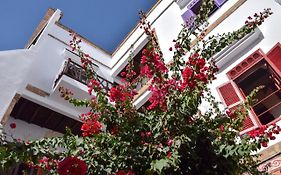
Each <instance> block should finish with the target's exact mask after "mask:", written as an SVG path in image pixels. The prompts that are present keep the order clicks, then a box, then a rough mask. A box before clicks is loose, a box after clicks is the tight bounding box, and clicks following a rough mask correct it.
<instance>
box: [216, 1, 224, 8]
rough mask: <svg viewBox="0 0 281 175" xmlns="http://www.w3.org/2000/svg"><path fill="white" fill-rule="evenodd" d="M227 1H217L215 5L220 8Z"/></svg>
mask: <svg viewBox="0 0 281 175" xmlns="http://www.w3.org/2000/svg"><path fill="white" fill-rule="evenodd" d="M225 1H227V0H215V4H216V5H217V6H218V7H220V6H222V5H223V4H224V3H225Z"/></svg>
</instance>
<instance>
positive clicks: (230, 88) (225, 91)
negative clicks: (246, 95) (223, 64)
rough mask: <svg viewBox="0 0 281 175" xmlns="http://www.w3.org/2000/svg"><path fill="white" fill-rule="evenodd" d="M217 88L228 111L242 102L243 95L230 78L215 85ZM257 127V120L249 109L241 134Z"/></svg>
mask: <svg viewBox="0 0 281 175" xmlns="http://www.w3.org/2000/svg"><path fill="white" fill-rule="evenodd" d="M217 90H218V93H219V95H220V97H221V99H222V101H223V103H224V105H225V106H226V107H227V108H228V109H229V110H230V111H233V110H235V109H236V108H237V106H238V105H239V104H241V103H242V102H243V96H242V94H241V93H240V91H239V90H238V88H237V87H236V85H235V83H234V82H233V81H232V80H231V81H229V82H227V83H225V84H223V85H221V86H219V87H217ZM257 127H258V122H257V121H256V120H255V117H254V116H253V115H252V113H251V111H249V115H248V116H246V118H245V120H244V128H243V130H242V131H241V134H244V133H246V132H248V131H250V130H252V129H255V128H257Z"/></svg>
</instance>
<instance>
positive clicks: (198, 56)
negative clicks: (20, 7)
mask: <svg viewBox="0 0 281 175" xmlns="http://www.w3.org/2000/svg"><path fill="white" fill-rule="evenodd" d="M212 4H213V2H212V1H203V3H202V6H201V10H200V13H199V15H198V16H197V17H196V18H195V19H190V20H189V21H187V24H185V25H183V29H182V30H181V31H180V33H179V35H178V37H177V38H176V39H175V40H174V41H173V46H172V47H171V48H170V49H169V50H170V51H171V52H173V53H174V56H173V57H172V58H171V62H169V63H168V64H165V63H164V58H163V54H162V52H161V50H160V47H159V43H158V40H157V37H156V35H155V32H154V30H153V28H152V26H151V25H150V23H149V22H148V21H147V20H146V16H145V15H144V14H143V13H141V17H142V18H141V22H140V26H141V28H143V30H144V32H145V33H146V35H147V37H148V39H149V44H148V46H147V47H146V48H145V49H144V50H143V51H142V57H141V68H140V74H139V75H138V76H137V75H136V72H134V64H133V61H132V60H131V59H130V61H129V63H128V65H127V67H126V70H125V71H124V72H122V73H121V76H122V77H124V81H123V84H121V85H117V86H114V87H112V88H111V89H110V90H109V92H108V91H107V90H105V89H104V88H102V85H101V84H100V82H99V79H98V78H97V74H95V72H94V71H93V69H92V67H91V60H90V59H89V55H87V54H86V53H84V52H83V51H82V50H81V48H80V46H79V43H80V42H81V40H80V39H79V38H78V37H77V36H76V35H75V34H73V33H72V34H71V36H72V37H73V39H72V41H71V43H70V46H71V47H72V48H73V51H76V52H77V53H79V55H80V57H81V62H82V65H83V67H84V69H85V71H86V72H87V76H88V78H89V80H90V81H89V84H88V89H89V95H90V100H78V99H74V98H73V97H72V93H71V90H69V89H65V88H64V87H61V88H60V92H61V96H62V97H63V98H65V99H66V100H68V101H69V102H70V103H73V104H74V105H75V106H86V107H89V108H90V111H89V112H88V113H86V114H81V116H80V119H81V121H83V125H82V127H81V136H77V135H73V134H72V133H71V131H70V130H69V129H67V130H66V134H65V135H64V136H63V137H54V138H42V139H39V140H34V141H16V140H15V141H14V142H7V141H5V138H4V136H3V135H2V141H1V142H2V144H1V147H0V151H1V152H0V153H1V154H0V160H1V167H2V168H3V170H4V171H5V170H8V169H9V168H11V167H12V166H13V165H14V164H15V163H18V162H24V163H25V164H26V165H28V166H30V167H34V168H36V169H37V171H38V173H39V174H42V173H43V174H59V175H67V174H72V175H74V174H75V175H85V174H90V175H92V174H105V175H107V174H109V175H114V174H116V175H134V174H136V175H137V174H140V175H143V174H148V175H154V174H155V175H156V174H159V175H160V174H166V175H170V174H176V175H180V174H186V175H197V174H204V175H206V174H211V175H223V174H225V175H236V174H243V173H249V174H261V173H262V172H258V171H257V170H256V165H257V163H258V162H257V157H258V155H257V154H255V153H256V151H257V150H258V149H260V148H261V146H267V143H268V141H269V140H270V139H272V140H273V139H275V136H274V135H275V134H278V133H279V132H280V128H279V127H278V126H276V125H272V126H264V127H262V128H259V129H257V130H254V131H252V132H250V133H246V134H244V135H240V133H239V131H240V130H241V129H242V128H243V120H244V116H245V115H247V109H248V108H249V107H250V105H251V103H252V102H253V98H254V95H255V94H256V93H258V90H259V88H260V87H259V88H257V89H255V90H254V91H253V93H252V94H251V95H250V97H248V98H247V100H246V102H245V104H243V105H241V106H240V107H239V108H237V110H236V111H231V112H229V111H228V110H220V105H221V104H220V103H218V102H216V100H215V98H214V97H213V96H212V94H211V92H210V90H209V88H208V85H210V84H211V83H212V81H213V80H214V79H215V78H216V76H215V74H216V72H217V71H218V68H217V67H216V66H215V63H214V62H213V61H212V59H211V58H212V55H214V54H215V53H217V52H219V51H221V50H222V49H223V48H225V47H227V46H228V45H230V44H232V43H233V42H235V41H237V40H239V39H241V38H243V37H244V36H245V35H247V34H248V33H250V32H252V31H253V30H254V29H255V28H256V27H257V26H258V25H260V24H261V23H262V22H263V21H264V19H265V18H267V17H268V16H269V15H270V14H271V11H270V9H265V10H264V11H263V12H261V13H258V14H255V15H254V16H253V17H249V18H248V20H247V21H246V22H245V25H244V26H243V27H241V28H240V29H239V30H237V31H234V32H232V33H227V34H220V35H216V36H211V37H208V38H206V37H205V31H206V27H207V24H206V21H207V18H208V13H209V12H210V8H209V7H212ZM187 26H188V27H187ZM195 37H196V38H197V39H196V42H195V43H194V42H192V40H191V38H195ZM203 38H206V39H203ZM144 80H149V81H148V83H147V84H146V86H149V87H148V88H149V90H150V91H151V92H152V95H151V97H150V99H149V103H147V104H148V105H146V107H145V108H142V109H141V110H136V109H135V108H134V106H133V101H134V99H135V96H136V95H138V93H137V91H136V87H137V86H138V85H139V84H140V83H141V82H143V81H144ZM203 101H204V102H205V103H208V104H209V108H208V109H207V110H206V111H200V110H199V108H200V105H201V103H202V102H203ZM13 127H15V126H13Z"/></svg>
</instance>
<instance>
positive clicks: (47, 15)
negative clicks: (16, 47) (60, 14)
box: [24, 8, 56, 49]
mask: <svg viewBox="0 0 281 175" xmlns="http://www.w3.org/2000/svg"><path fill="white" fill-rule="evenodd" d="M55 12H56V9H55V8H49V9H48V10H47V12H46V13H45V16H44V17H43V19H42V20H41V21H40V23H39V24H38V26H37V27H36V29H35V30H34V32H33V33H32V35H31V37H30V38H29V40H28V42H27V43H26V45H25V46H24V48H25V49H27V48H29V46H30V45H31V44H32V42H33V41H34V40H35V39H36V38H37V37H38V36H39V35H40V33H41V32H42V30H43V29H44V27H46V25H47V24H48V22H49V20H50V18H51V17H52V16H53V14H54V13H55Z"/></svg>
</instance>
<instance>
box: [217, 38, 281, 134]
mask: <svg viewBox="0 0 281 175" xmlns="http://www.w3.org/2000/svg"><path fill="white" fill-rule="evenodd" d="M280 58H281V44H280V43H278V44H276V45H275V46H274V47H273V48H272V49H271V50H270V51H269V52H268V53H267V54H266V55H265V54H264V53H263V52H262V51H261V50H257V51H256V52H254V53H253V54H251V55H250V56H249V57H247V58H246V59H244V60H243V61H242V62H240V63H239V64H238V65H237V66H235V67H234V68H233V69H231V70H230V71H229V72H227V76H228V78H229V79H230V81H229V82H227V83H225V84H223V85H221V86H219V87H218V88H217V90H218V92H219V94H220V96H221V98H222V100H223V102H224V104H225V106H227V107H228V108H229V109H230V110H231V109H233V108H235V107H236V106H237V105H238V104H240V103H241V102H242V101H243V100H245V97H246V96H247V95H249V94H250V93H251V91H252V90H253V89H254V88H255V87H257V86H264V88H263V89H262V90H260V91H259V93H258V94H257V96H256V102H255V103H254V104H253V106H252V108H251V109H250V111H249V116H247V117H246V119H245V121H244V130H243V132H247V131H249V130H251V129H254V128H256V127H258V126H260V125H266V124H269V123H272V122H276V121H277V120H280V119H281V62H280Z"/></svg>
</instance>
